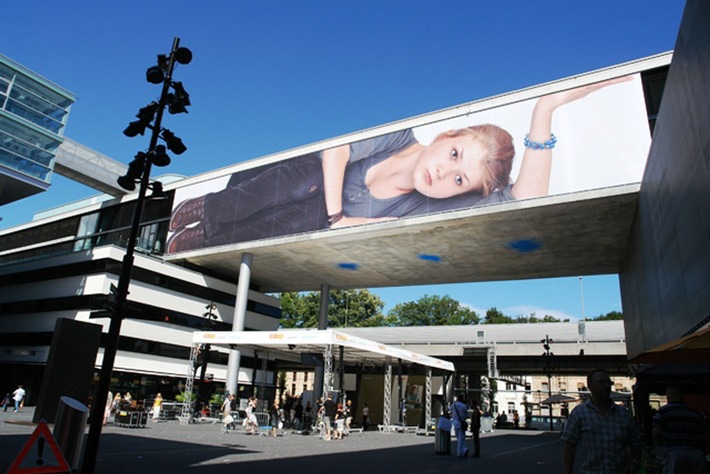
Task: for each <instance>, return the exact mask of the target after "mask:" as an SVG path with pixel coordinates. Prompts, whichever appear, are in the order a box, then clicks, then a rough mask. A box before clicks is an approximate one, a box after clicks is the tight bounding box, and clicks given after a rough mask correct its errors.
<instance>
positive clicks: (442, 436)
mask: <svg viewBox="0 0 710 474" xmlns="http://www.w3.org/2000/svg"><path fill="white" fill-rule="evenodd" d="M434 453H435V454H444V455H447V456H448V455H449V454H451V420H449V419H448V418H445V417H441V418H439V422H438V423H437V427H436V432H435V433H434Z"/></svg>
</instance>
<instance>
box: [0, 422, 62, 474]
mask: <svg viewBox="0 0 710 474" xmlns="http://www.w3.org/2000/svg"><path fill="white" fill-rule="evenodd" d="M50 472H54V473H57V472H71V468H70V467H69V464H68V463H67V460H66V459H64V455H63V454H62V451H61V449H59V445H57V441H56V440H55V439H54V436H52V433H50V432H49V427H48V426H47V422H45V421H44V420H42V421H40V422H39V424H38V425H37V428H35V430H34V431H33V432H32V435H31V436H30V439H29V440H27V443H25V445H24V446H23V447H22V449H21V450H20V454H18V455H17V457H16V458H15V460H14V461H13V462H12V464H11V465H10V468H9V469H8V470H7V472H6V474H30V473H31V474H44V473H50Z"/></svg>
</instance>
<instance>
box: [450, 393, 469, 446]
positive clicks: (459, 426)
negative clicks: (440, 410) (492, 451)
mask: <svg viewBox="0 0 710 474" xmlns="http://www.w3.org/2000/svg"><path fill="white" fill-rule="evenodd" d="M467 419H468V405H467V404H466V394H464V393H461V394H459V395H458V396H457V397H456V401H454V403H452V404H451V423H452V424H453V425H454V429H455V430H456V457H459V458H467V457H468V448H467V447H466V430H467V429H468V422H467V421H466V420H467Z"/></svg>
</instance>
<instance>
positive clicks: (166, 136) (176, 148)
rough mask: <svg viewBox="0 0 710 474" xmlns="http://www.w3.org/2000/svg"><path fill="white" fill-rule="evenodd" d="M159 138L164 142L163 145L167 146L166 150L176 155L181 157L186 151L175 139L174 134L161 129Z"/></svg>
mask: <svg viewBox="0 0 710 474" xmlns="http://www.w3.org/2000/svg"><path fill="white" fill-rule="evenodd" d="M161 138H162V139H163V140H165V143H166V144H167V145H168V150H170V151H172V152H173V153H175V154H176V155H182V154H183V153H184V152H185V150H187V147H186V146H185V145H184V144H183V143H182V140H181V139H180V138H178V137H176V136H175V134H174V133H173V132H171V131H170V130H168V129H167V128H165V129H163V134H162V135H161Z"/></svg>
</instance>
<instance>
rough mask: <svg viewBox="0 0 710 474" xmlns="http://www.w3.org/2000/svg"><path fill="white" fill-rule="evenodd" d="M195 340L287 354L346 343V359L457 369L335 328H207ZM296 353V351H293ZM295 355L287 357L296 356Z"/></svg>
mask: <svg viewBox="0 0 710 474" xmlns="http://www.w3.org/2000/svg"><path fill="white" fill-rule="evenodd" d="M192 342H193V344H211V345H213V346H223V347H229V348H237V347H238V346H242V347H267V348H274V349H282V350H283V351H284V352H283V353H285V354H293V355H298V354H299V353H316V352H317V353H322V352H323V350H324V349H325V348H326V347H327V346H334V347H335V346H343V347H344V348H345V351H344V355H345V361H347V362H354V363H357V362H371V363H376V364H377V365H384V364H385V363H386V361H387V358H388V357H389V358H390V359H392V360H397V359H401V360H403V361H407V362H411V363H414V364H419V365H423V366H425V367H431V368H435V369H441V370H447V371H450V372H454V371H455V368H454V364H453V363H452V362H449V361H445V360H442V359H437V358H435V357H430V356H427V355H423V354H418V353H416V352H412V351H408V350H406V349H402V348H399V347H392V346H387V345H385V344H381V343H379V342H376V341H371V340H369V339H364V338H361V337H357V336H352V335H350V334H346V333H344V332H341V331H335V330H333V329H322V330H319V329H282V330H279V331H204V332H199V331H198V332H195V333H193V337H192ZM294 353H295V354H294ZM293 355H292V356H291V357H288V358H293Z"/></svg>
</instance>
